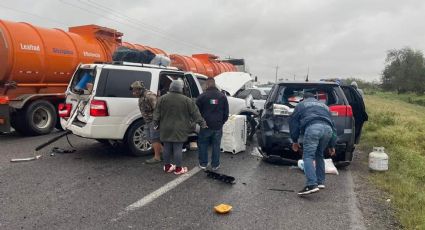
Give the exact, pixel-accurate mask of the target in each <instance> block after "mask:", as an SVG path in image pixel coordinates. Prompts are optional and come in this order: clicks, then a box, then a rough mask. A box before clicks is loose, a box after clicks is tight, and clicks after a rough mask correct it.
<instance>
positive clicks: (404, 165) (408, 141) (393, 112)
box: [362, 93, 425, 229]
mask: <svg viewBox="0 0 425 230" xmlns="http://www.w3.org/2000/svg"><path fill="white" fill-rule="evenodd" d="M406 98H408V96H406V95H401V96H400V95H397V94H389V93H377V94H375V95H367V96H366V98H365V102H366V108H367V111H368V114H369V121H368V122H366V123H365V126H364V130H363V134H362V135H363V136H362V146H363V148H364V147H366V149H369V150H371V149H372V147H373V146H384V147H385V152H386V153H387V154H388V155H389V157H390V166H389V167H390V169H389V171H387V172H384V173H373V174H371V180H372V181H374V182H375V184H377V185H378V187H380V188H381V189H383V190H384V191H386V192H388V193H389V194H390V195H391V202H392V204H393V206H394V208H395V210H396V215H397V217H398V218H399V220H400V222H401V224H402V225H403V227H404V228H406V229H425V107H424V106H418V105H413V104H410V103H409V102H408V101H406ZM424 98H425V97H424ZM424 105H425V104H424Z"/></svg>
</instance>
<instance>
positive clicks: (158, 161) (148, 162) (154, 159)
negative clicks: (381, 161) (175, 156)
mask: <svg viewBox="0 0 425 230" xmlns="http://www.w3.org/2000/svg"><path fill="white" fill-rule="evenodd" d="M160 162H162V160H161V159H159V160H158V159H156V158H155V157H153V158H151V159H147V160H146V161H145V163H146V164H156V163H160Z"/></svg>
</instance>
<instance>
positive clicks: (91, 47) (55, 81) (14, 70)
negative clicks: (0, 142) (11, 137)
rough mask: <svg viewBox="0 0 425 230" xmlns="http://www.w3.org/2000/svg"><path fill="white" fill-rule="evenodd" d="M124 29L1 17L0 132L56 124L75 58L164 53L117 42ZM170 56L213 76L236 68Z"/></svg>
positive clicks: (43, 130) (45, 129)
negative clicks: (122, 50)
mask: <svg viewBox="0 0 425 230" xmlns="http://www.w3.org/2000/svg"><path fill="white" fill-rule="evenodd" d="M122 36H123V34H122V33H120V32H118V31H116V30H114V29H110V28H106V27H101V26H97V25H86V26H77V27H70V28H69V31H68V32H66V31H63V30H61V29H46V28H41V27H37V26H33V25H31V24H28V23H23V22H19V23H17V22H10V21H5V20H0V132H10V130H11V127H13V128H14V129H15V130H16V131H18V132H20V133H22V134H25V135H40V134H47V133H50V132H51V131H52V130H53V129H54V128H55V126H56V127H58V128H59V127H60V125H59V124H58V115H57V109H56V108H57V105H58V104H59V103H61V102H62V101H63V100H64V98H65V93H64V92H65V90H66V87H67V85H68V82H69V80H70V78H71V76H72V74H73V72H74V70H75V69H76V67H77V66H78V65H79V64H80V63H94V62H111V61H112V54H113V53H114V51H115V50H116V49H117V48H118V47H120V46H125V47H128V48H134V49H139V50H150V51H152V52H153V53H154V54H164V55H167V54H166V53H165V52H164V51H163V50H160V49H157V48H151V47H148V46H143V45H138V44H130V43H126V42H122V41H121V38H122ZM214 58H215V57H214V55H206V54H204V55H202V54H201V55H200V56H198V58H196V55H194V56H193V57H185V56H180V55H171V60H172V65H174V66H176V67H178V68H180V69H182V70H185V71H192V72H199V73H202V74H205V75H207V76H209V77H213V76H215V75H217V74H219V73H221V72H226V71H235V70H236V69H235V67H234V66H233V65H231V64H228V63H225V62H219V61H215V60H214Z"/></svg>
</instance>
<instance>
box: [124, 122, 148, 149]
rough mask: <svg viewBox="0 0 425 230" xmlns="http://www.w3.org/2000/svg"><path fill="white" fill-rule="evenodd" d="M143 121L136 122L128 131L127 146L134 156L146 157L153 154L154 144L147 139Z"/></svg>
mask: <svg viewBox="0 0 425 230" xmlns="http://www.w3.org/2000/svg"><path fill="white" fill-rule="evenodd" d="M144 124H145V122H144V121H143V120H137V121H136V122H134V123H133V124H132V125H131V126H130V128H129V129H128V131H127V135H126V138H125V142H124V143H125V145H126V147H127V148H128V150H129V153H130V154H131V155H133V156H146V155H149V154H152V153H153V149H152V144H151V143H150V142H149V141H148V140H147V139H146V135H145V133H144Z"/></svg>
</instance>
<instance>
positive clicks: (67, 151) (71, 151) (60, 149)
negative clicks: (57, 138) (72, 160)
mask: <svg viewBox="0 0 425 230" xmlns="http://www.w3.org/2000/svg"><path fill="white" fill-rule="evenodd" d="M75 151H77V150H75V149H62V148H59V147H53V148H52V151H51V153H75Z"/></svg>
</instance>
